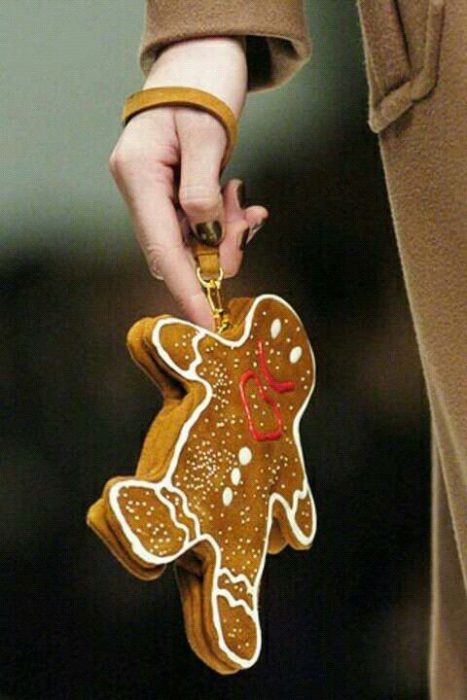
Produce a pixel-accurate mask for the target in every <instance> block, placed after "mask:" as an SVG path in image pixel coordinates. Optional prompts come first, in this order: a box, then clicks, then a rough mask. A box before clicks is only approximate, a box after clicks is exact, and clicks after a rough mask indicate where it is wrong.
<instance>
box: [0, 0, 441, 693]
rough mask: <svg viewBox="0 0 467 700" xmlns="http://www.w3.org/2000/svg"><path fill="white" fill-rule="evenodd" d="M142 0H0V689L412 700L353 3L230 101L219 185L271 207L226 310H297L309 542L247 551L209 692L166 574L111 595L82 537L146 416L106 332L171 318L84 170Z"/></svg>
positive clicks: (129, 66)
mask: <svg viewBox="0 0 467 700" xmlns="http://www.w3.org/2000/svg"><path fill="white" fill-rule="evenodd" d="M143 12H144V3H143V0H133V1H132V2H129V1H128V0H111V1H110V0H99V1H98V2H96V1H95V0H94V1H93V2H91V1H90V0H79V1H78V0H77V1H75V2H68V1H67V0H19V1H17V0H1V1H0V34H1V46H2V51H1V66H0V68H1V72H0V85H1V99H0V120H1V124H2V129H1V131H0V149H1V169H0V212H1V217H0V236H1V243H2V245H1V248H0V270H1V274H2V296H1V299H0V322H1V325H2V328H3V329H4V342H3V343H2V344H1V346H0V353H1V355H0V356H1V360H2V363H1V366H2V370H3V371H2V373H1V390H2V408H3V410H2V418H3V421H2V427H1V432H0V440H1V446H2V447H1V459H2V464H1V469H0V530H1V532H0V558H1V569H2V573H1V579H0V600H1V601H2V602H1V606H0V667H1V674H0V693H2V694H3V695H4V696H5V697H6V698H10V699H11V700H20V699H21V700H22V699H25V698H28V699H29V698H31V699H32V698H40V699H42V698H43V699H44V700H55V699H61V698H73V699H74V698H85V699H88V698H90V699H91V698H92V699H94V698H112V699H113V700H119V699H120V698H122V699H124V698H130V699H131V700H139V699H140V698H141V699H146V698H158V699H159V698H163V699H165V698H169V699H170V698H178V697H187V698H202V699H203V700H204V699H205V698H206V699H208V700H217V698H219V699H220V698H223V699H224V698H227V699H232V700H234V699H236V698H243V697H252V698H266V697H267V698H274V699H275V698H278V699H281V698H289V697H290V698H294V700H301V699H303V700H305V699H308V698H317V699H318V700H343V699H344V698H345V699H346V700H347V699H353V698H355V700H357V699H358V700H366V699H368V700H386V699H387V700H389V699H391V700H393V699H394V698H397V699H398V700H415V699H422V698H426V697H427V695H426V655H427V633H428V589H429V566H428V558H429V545H428V534H429V455H428V451H429V450H428V429H427V425H428V418H427V408H426V402H425V396H424V389H423V383H422V378H421V372H420V367H419V362H418V357H417V352H416V347H415V342H414V337H413V331H412V324H411V320H410V316H409V312H408V308H407V303H406V299H405V293H404V289H403V282H402V278H401V273H400V268H399V261H398V257H397V250H396V245H395V242H394V236H393V231H392V225H391V217H390V213H389V210H388V204H387V197H386V190H385V185H384V178H383V173H382V168H381V164H380V159H379V153H378V144H377V139H376V137H375V136H374V134H372V133H371V132H370V130H369V128H368V126H367V123H366V122H367V91H366V82H365V75H364V64H363V53H362V46H361V39H360V31H359V27H358V17H357V12H356V8H355V6H354V3H351V2H349V3H342V2H338V1H337V0H315V2H310V3H309V4H308V17H309V24H310V28H311V33H312V37H313V43H314V54H313V58H312V61H311V62H310V63H309V64H308V65H307V66H306V67H305V68H304V69H303V70H302V71H301V72H300V74H299V75H298V76H297V77H296V78H295V79H294V80H292V81H291V82H290V83H288V84H287V85H285V86H284V87H282V88H281V89H280V90H276V91H272V92H265V93H260V94H257V95H252V96H250V97H249V99H248V102H247V106H246V110H245V115H244V118H243V120H242V125H241V138H240V143H239V146H238V148H237V151H236V154H235V156H234V159H233V161H232V162H231V164H230V166H229V169H228V172H227V174H226V175H227V176H239V177H242V178H243V179H244V180H245V183H246V189H247V197H248V199H249V200H250V201H251V202H261V203H263V204H265V206H267V207H268V208H269V209H270V220H269V222H268V224H267V226H266V227H265V228H264V229H263V231H262V232H261V234H260V235H259V236H257V238H256V239H255V242H254V243H253V244H251V246H249V250H248V254H247V256H246V260H245V264H244V266H243V269H242V272H241V274H240V275H239V277H238V278H237V279H236V280H235V281H232V282H230V283H229V286H228V293H229V294H230V295H235V294H239V295H254V294H258V293H261V292H274V293H278V294H281V295H283V296H284V297H285V298H286V299H287V300H288V301H289V302H291V303H292V304H293V305H294V306H295V308H296V309H297V310H298V311H299V313H300V315H301V316H302V318H303V320H304V322H305V324H306V326H307V328H308V330H309V333H310V337H311V340H312V343H313V346H314V348H315V352H316V357H317V366H318V382H317V389H316V392H315V396H314V398H313V399H312V402H311V404H310V407H309V409H308V411H307V414H306V417H305V418H304V420H303V423H302V426H303V427H302V435H303V443H304V451H305V455H306V461H307V466H308V472H309V477H310V480H311V483H312V486H313V489H314V492H315V495H316V501H317V507H318V514H319V531H318V536H317V539H316V543H315V544H314V546H313V548H312V549H311V551H310V552H308V553H305V554H303V553H296V552H292V551H286V552H283V553H282V554H281V555H279V556H278V557H271V558H270V560H269V562H268V566H267V567H266V572H265V577H264V583H263V588H262V597H261V601H262V609H261V616H262V624H263V631H264V648H263V653H262V656H261V658H260V660H259V662H258V664H257V665H256V666H255V667H254V668H253V669H252V670H251V671H248V672H245V673H242V674H239V675H237V676H235V677H231V678H227V679H225V678H220V677H218V676H216V675H215V674H214V673H213V672H211V671H210V670H209V669H207V668H206V667H204V666H203V665H202V664H201V663H200V662H199V661H198V660H197V659H196V657H194V655H193V654H192V653H191V651H190V650H189V648H188V645H187V643H186V639H185V635H184V631H183V623H182V618H181V611H180V604H179V601H178V594H177V591H176V587H175V582H174V580H173V577H172V575H171V572H167V573H166V574H165V575H164V577H163V578H162V579H161V580H160V581H158V582H157V583H153V584H147V583H146V584H145V583H142V582H140V581H137V580H136V579H132V578H131V577H130V576H129V575H128V574H127V573H126V572H125V571H123V570H122V569H121V567H120V566H119V565H118V564H117V563H116V562H114V561H113V559H112V558H111V556H110V555H109V554H108V552H107V551H106V550H105V549H104V547H103V546H102V545H101V544H100V543H99V542H98V541H97V538H95V536H94V535H93V534H92V533H91V532H89V531H88V530H87V529H86V527H85V524H84V517H85V512H86V509H87V507H88V506H89V505H90V504H91V503H92V502H93V501H94V500H95V499H96V498H97V497H98V496H99V495H100V492H101V489H102V486H103V484H104V483H105V481H106V480H107V479H108V478H109V477H111V476H114V475H116V474H131V473H133V471H134V468H135V464H136V460H137V457H138V453H139V449H140V446H141V441H142V439H143V436H144V434H145V431H146V429H147V426H148V425H149V423H150V421H151V419H152V417H153V415H154V414H155V412H156V410H157V409H158V407H159V406H160V400H159V397H158V396H157V395H156V393H155V391H154V389H153V387H152V385H151V384H150V383H149V382H148V381H147V380H146V378H145V377H144V376H143V375H142V374H141V372H139V371H138V370H137V369H136V368H135V367H133V365H132V364H131V362H130V360H129V358H128V356H127V352H126V349H125V335H126V332H127V330H128V328H129V327H130V326H131V324H132V323H133V322H134V321H135V320H137V319H138V318H139V317H141V316H144V315H156V314H159V313H163V312H172V311H175V308H174V305H173V303H172V301H171V299H170V298H169V296H168V294H167V293H166V291H165V288H164V286H163V284H161V283H160V282H156V281H154V280H152V279H151V278H150V277H149V275H148V273H147V271H146V267H145V264H144V261H143V258H142V255H141V253H140V251H139V249H138V247H137V245H136V242H135V241H134V239H133V234H132V231H131V226H130V223H129V217H128V215H127V212H126V208H125V205H124V203H123V201H122V200H121V198H120V196H119V194H118V192H117V189H116V188H115V186H114V184H113V181H112V178H111V176H110V174H109V172H108V169H107V160H108V157H109V155H110V152H111V151H112V148H113V146H114V144H115V142H116V140H117V139H118V137H119V134H120V124H119V116H120V111H121V108H122V104H123V101H124V99H125V97H126V96H127V95H128V94H129V93H130V92H133V91H134V90H136V89H139V87H140V86H141V84H142V80H143V77H142V73H141V72H140V70H139V67H138V65H137V60H136V52H137V47H138V43H139V39H140V36H141V32H142V21H143Z"/></svg>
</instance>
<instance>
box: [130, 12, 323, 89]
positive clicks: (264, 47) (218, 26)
mask: <svg viewBox="0 0 467 700" xmlns="http://www.w3.org/2000/svg"><path fill="white" fill-rule="evenodd" d="M219 35H223V36H232V35H237V36H246V50H247V60H248V74H249V78H248V89H249V90H250V91H258V90H264V89H266V88H271V87H276V86H277V85H280V84H281V83H284V82H286V81H287V80H289V79H290V78H291V77H292V76H293V75H294V74H295V73H296V72H297V71H298V70H299V69H300V68H301V67H302V65H303V64H304V63H306V62H307V61H308V59H309V58H310V56H311V41H310V36H309V33H308V28H307V24H306V19H305V12H304V7H303V1H302V0H146V17H145V27H144V33H143V36H142V38H141V43H140V47H139V62H140V66H141V68H142V70H143V72H144V74H145V75H147V73H148V72H149V69H150V67H151V65H152V63H153V61H154V59H155V57H156V56H157V53H158V52H159V51H160V49H161V48H162V47H164V46H166V45H167V44H170V43H173V42H174V41H180V40H182V39H189V38H194V37H202V36H219Z"/></svg>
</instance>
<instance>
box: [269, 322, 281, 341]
mask: <svg viewBox="0 0 467 700" xmlns="http://www.w3.org/2000/svg"><path fill="white" fill-rule="evenodd" d="M281 328H282V323H281V322H280V319H278V318H275V319H274V321H273V322H272V323H271V338H273V339H274V338H277V336H278V335H279V333H280V332H281Z"/></svg>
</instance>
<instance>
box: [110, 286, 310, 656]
mask: <svg viewBox="0 0 467 700" xmlns="http://www.w3.org/2000/svg"><path fill="white" fill-rule="evenodd" d="M268 300H271V301H276V302H278V303H279V304H280V305H284V306H285V307H286V308H288V309H289V311H291V312H292V313H293V315H294V316H295V317H296V318H297V319H298V321H299V322H300V323H301V319H300V318H299V316H298V314H297V313H296V311H295V310H294V309H293V308H292V307H291V306H290V305H289V304H288V303H287V302H286V301H284V300H283V299H281V297H278V296H276V295H275V294H263V295H261V296H259V297H256V299H255V300H254V302H253V304H252V305H251V307H250V309H249V311H248V313H247V315H246V318H245V322H244V332H243V335H242V336H241V338H239V339H238V340H228V339H226V338H223V337H222V336H220V335H217V334H215V333H213V332H211V331H208V330H205V329H202V328H200V327H199V326H195V325H194V324H192V323H190V322H188V321H181V320H179V319H175V318H173V317H169V318H167V317H166V318H162V319H160V320H159V321H158V322H157V323H156V324H155V326H154V329H153V333H152V342H153V344H154V346H155V348H156V350H157V351H158V353H159V355H160V357H161V358H162V359H163V361H164V362H165V363H166V364H167V366H168V367H170V368H171V369H173V370H174V371H175V372H176V373H177V374H179V375H180V376H182V377H184V378H185V379H187V380H189V381H194V382H197V383H199V384H202V385H203V386H204V387H205V389H206V395H205V396H204V398H203V400H202V401H201V402H200V403H199V404H198V406H197V407H196V408H195V410H194V411H193V413H192V414H191V416H189V418H188V420H187V421H186V423H185V424H184V425H183V426H182V429H181V430H180V433H179V436H178V438H177V442H176V444H175V448H174V452H173V455H172V459H171V461H170V464H169V467H168V469H167V472H166V474H165V475H164V477H163V478H162V480H161V481H159V482H157V483H153V482H151V481H143V480H140V479H134V478H133V479H125V480H123V481H119V482H117V483H116V484H114V485H113V486H112V487H111V489H110V492H109V497H108V498H109V505H110V507H111V508H112V511H113V512H114V514H115V517H116V518H117V520H118V522H119V524H120V527H121V528H122V532H123V534H124V535H125V537H126V538H127V540H128V541H129V543H130V544H131V548H132V550H133V552H134V553H135V554H136V556H137V557H139V558H140V559H142V560H143V561H145V562H147V563H149V564H155V565H160V564H167V563H169V562H171V561H174V560H175V559H176V558H178V557H180V556H181V555H182V554H184V552H186V551H187V550H188V549H190V548H191V547H193V546H195V545H196V544H198V543H199V542H201V541H208V542H209V543H210V544H211V546H212V548H213V550H214V553H215V563H214V572H213V580H212V595H211V608H212V616H213V622H214V626H215V629H216V632H217V635H218V644H219V647H220V649H222V651H223V652H224V653H225V654H226V655H227V656H228V658H229V659H230V660H231V661H232V662H233V663H234V664H236V665H238V666H240V667H241V668H249V667H251V666H253V664H254V663H255V662H256V661H257V659H258V656H259V654H260V651H261V641H262V635H261V626H260V623H259V610H258V596H259V586H260V582H261V576H262V573H263V570H264V566H265V563H266V555H267V547H268V541H269V533H270V530H271V526H272V522H273V517H272V513H273V508H274V505H275V503H276V502H277V501H278V502H279V503H281V505H282V506H283V508H284V511H285V514H286V516H287V520H288V524H289V527H290V528H291V530H292V532H293V534H294V536H295V537H296V539H297V540H298V541H299V542H300V544H302V545H303V546H305V547H306V546H309V545H311V543H312V541H313V539H314V537H315V534H316V527H317V517H316V506H315V503H314V500H313V495H312V493H311V489H310V486H309V483H308V478H307V474H306V470H305V462H304V458H303V451H302V446H301V442H300V433H299V425H300V420H301V417H302V415H303V413H304V411H305V409H306V407H307V405H308V403H309V400H310V398H311V395H312V393H313V390H314V388H315V383H316V364H315V357H314V353H313V350H312V347H311V345H310V342H309V340H308V338H307V337H306V333H305V337H306V342H307V344H308V350H309V353H310V357H311V363H312V367H313V382H312V383H311V386H310V389H309V391H308V394H307V396H306V397H305V399H304V401H303V403H302V406H301V407H300V408H299V409H298V411H297V413H296V416H295V419H294V422H293V438H294V443H295V447H296V449H297V452H298V455H299V459H300V466H301V468H302V473H303V483H302V488H301V489H299V490H296V491H295V492H294V494H293V498H292V506H290V505H289V503H288V502H287V501H286V500H285V498H284V497H283V496H281V495H280V494H279V493H273V494H272V495H271V496H270V498H269V507H268V515H267V521H266V535H265V538H264V546H263V552H262V554H261V559H260V562H259V565H258V569H257V572H256V578H255V579H254V581H253V583H251V581H250V580H249V579H248V577H247V576H246V575H245V574H233V572H231V571H230V569H228V568H227V567H221V565H220V564H221V560H222V553H221V550H220V547H219V544H218V542H217V541H216V540H215V539H214V538H213V537H212V536H211V535H210V534H208V533H202V532H201V523H200V521H199V520H198V517H197V515H196V514H195V513H192V512H191V510H190V508H189V506H188V499H187V497H186V494H185V492H184V491H181V490H180V489H179V488H177V487H176V486H174V485H173V483H172V475H173V474H174V472H175V470H176V468H177V464H178V460H179V457H180V453H181V451H182V449H183V447H184V446H185V444H186V442H187V440H188V437H189V434H190V430H191V428H192V427H193V426H194V425H195V423H196V422H197V420H198V418H199V417H200V416H201V414H202V413H203V411H204V410H205V408H207V407H208V406H209V404H210V402H211V399H212V396H213V391H212V387H211V385H210V384H209V382H208V381H207V380H205V379H204V378H203V377H200V376H198V375H197V374H196V368H197V367H198V366H199V365H200V364H201V363H202V361H203V358H202V357H201V354H200V352H199V349H198V346H199V343H200V341H201V340H202V339H203V338H206V337H212V338H214V339H215V340H216V342H220V343H223V344H224V345H226V346H227V347H229V348H238V347H240V346H241V345H242V344H243V343H244V342H245V341H246V340H247V339H248V337H249V335H250V332H251V328H252V324H253V316H254V313H255V311H256V308H257V307H258V306H259V305H260V304H261V303H262V302H264V301H268ZM174 323H176V324H184V325H186V326H189V327H190V328H192V329H194V330H195V331H196V336H195V337H194V338H193V341H192V344H193V350H194V352H195V359H194V360H193V361H192V362H191V364H190V366H189V367H188V368H187V369H182V368H181V367H179V365H177V364H176V363H175V362H174V361H173V359H172V357H171V355H170V354H169V353H168V352H167V351H166V350H165V348H164V347H163V346H162V344H161V342H160V333H161V330H162V328H164V327H165V326H167V325H170V324H174ZM132 486H135V487H138V488H141V489H148V490H150V491H153V492H154V493H155V494H156V495H157V496H158V497H159V498H160V499H161V500H163V501H164V502H165V503H166V504H167V507H168V508H169V510H170V512H171V513H172V515H173V522H174V523H175V524H176V525H177V527H180V528H181V529H183V530H185V531H186V537H185V542H184V544H183V546H182V548H181V549H180V550H179V551H178V552H177V553H176V555H169V556H163V557H160V556H157V555H154V554H152V553H151V552H148V551H147V550H146V549H145V548H144V547H143V545H142V544H141V542H140V540H139V538H138V537H137V536H136V535H135V534H134V533H133V531H132V530H131V528H130V527H129V525H128V523H127V521H126V519H125V516H124V515H123V513H122V511H121V509H120V506H119V503H118V495H119V492H120V490H121V489H122V488H129V487H132ZM163 488H166V489H167V490H168V491H171V492H172V493H174V494H177V495H179V496H180V498H181V500H182V507H183V510H184V512H185V515H186V516H187V517H188V518H190V519H191V520H193V521H194V525H195V527H194V529H195V537H194V538H193V539H192V540H190V536H189V534H190V533H189V529H188V528H187V527H186V525H183V523H180V522H179V521H178V520H177V518H176V512H175V506H174V505H173V503H172V502H171V501H168V500H167V499H166V498H164V497H163V496H162V494H161V489H163ZM306 497H308V498H309V501H310V506H311V516H312V529H311V532H310V534H309V535H308V536H307V535H305V534H304V533H303V532H302V531H301V530H300V529H299V527H298V524H297V522H296V518H295V516H296V512H297V508H298V505H299V502H300V501H301V500H303V499H304V498H306ZM222 575H226V576H227V577H228V578H229V579H230V580H231V581H232V582H233V583H235V582H240V581H241V582H242V583H244V584H245V586H246V589H247V591H248V593H249V594H250V595H251V597H252V601H253V605H252V608H250V606H248V604H247V603H246V601H244V600H236V599H235V598H234V597H233V596H232V594H231V593H230V592H229V591H226V590H225V589H223V588H220V587H219V585H218V582H219V579H220V577H221V576H222ZM218 597H223V598H225V599H226V600H227V601H228V603H229V605H230V606H231V607H238V606H240V607H242V608H243V609H244V610H245V612H246V613H247V614H248V615H249V616H250V617H251V619H252V620H253V621H254V623H255V627H256V648H255V652H254V654H253V656H252V657H251V658H249V659H245V658H242V657H240V656H238V655H237V654H235V653H234V652H233V651H232V650H231V649H230V648H229V647H228V645H227V643H226V641H225V638H224V635H223V632H222V625H221V621H220V615H219V607H218V605H217V604H216V598H218Z"/></svg>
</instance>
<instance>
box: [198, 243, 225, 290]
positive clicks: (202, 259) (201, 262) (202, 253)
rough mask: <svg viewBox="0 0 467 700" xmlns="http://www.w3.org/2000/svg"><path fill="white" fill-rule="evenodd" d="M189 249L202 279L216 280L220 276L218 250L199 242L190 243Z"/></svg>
mask: <svg viewBox="0 0 467 700" xmlns="http://www.w3.org/2000/svg"><path fill="white" fill-rule="evenodd" d="M191 249H192V251H193V255H194V257H195V260H196V263H197V265H198V267H199V269H200V272H201V275H202V276H203V278H204V279H205V280H211V279H218V278H219V276H220V274H221V265H220V258H219V249H218V248H217V247H214V246H210V245H206V244H205V243H200V242H199V241H192V244H191Z"/></svg>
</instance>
